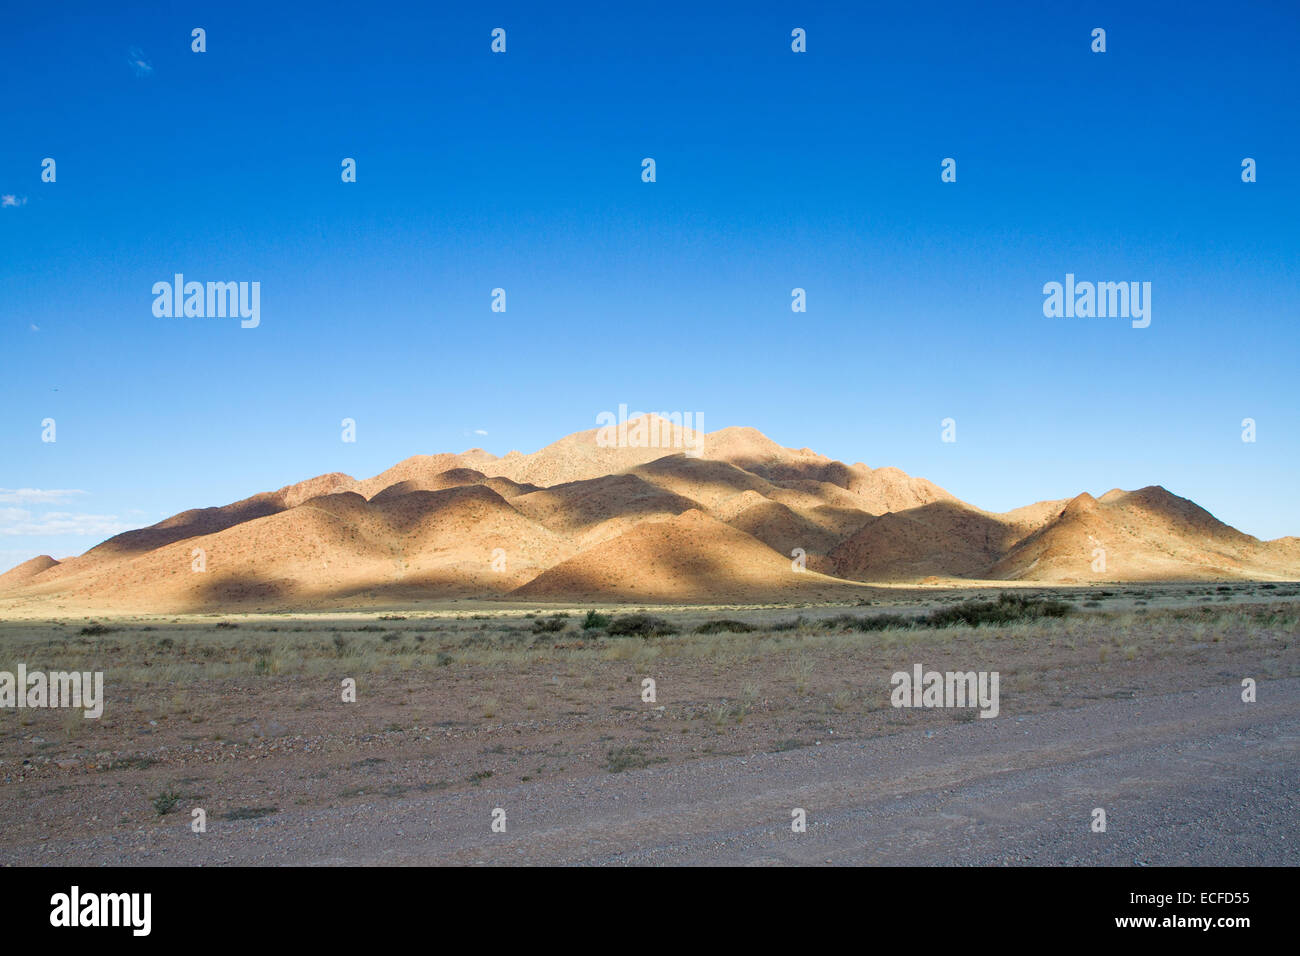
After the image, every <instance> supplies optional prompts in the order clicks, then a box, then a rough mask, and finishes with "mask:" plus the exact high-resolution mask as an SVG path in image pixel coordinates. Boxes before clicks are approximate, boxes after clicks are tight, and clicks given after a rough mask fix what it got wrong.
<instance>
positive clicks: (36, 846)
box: [0, 584, 1300, 865]
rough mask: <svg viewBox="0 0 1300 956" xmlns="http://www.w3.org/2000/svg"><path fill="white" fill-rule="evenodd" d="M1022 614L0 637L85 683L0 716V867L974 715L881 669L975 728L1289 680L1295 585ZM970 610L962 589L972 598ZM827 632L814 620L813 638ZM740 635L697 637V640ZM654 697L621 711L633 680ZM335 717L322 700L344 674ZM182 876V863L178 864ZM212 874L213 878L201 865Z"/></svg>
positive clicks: (81, 622)
mask: <svg viewBox="0 0 1300 956" xmlns="http://www.w3.org/2000/svg"><path fill="white" fill-rule="evenodd" d="M1041 594H1042V595H1043V596H1044V597H1051V598H1055V599H1061V600H1065V601H1067V602H1069V603H1070V604H1071V605H1072V606H1073V607H1074V608H1075V611H1074V612H1073V613H1071V614H1069V615H1068V616H1065V617H1060V618H1042V619H1037V620H1033V621H1026V622H1016V623H1011V624H1006V625H984V626H979V627H968V626H958V627H947V628H907V629H903V628H893V629H886V630H879V631H865V632H864V631H861V630H856V629H853V628H852V627H851V626H849V625H847V624H846V623H845V621H844V619H843V616H844V615H850V616H851V617H853V618H865V617H870V616H873V615H877V614H903V615H915V614H920V613H924V612H927V611H930V610H933V609H935V608H941V607H949V606H953V605H955V604H957V603H958V602H960V601H963V600H967V599H970V598H971V597H972V596H973V595H971V594H970V593H969V592H954V591H929V592H915V591H913V592H903V591H889V592H883V591H882V592H881V593H880V594H879V595H878V599H876V600H873V601H872V602H871V603H869V604H859V605H855V606H843V605H841V606H830V605H823V606H802V607H789V606H786V607H725V608H721V607H712V608H699V607H695V608H645V609H639V608H599V609H596V610H599V611H602V612H604V613H606V614H609V615H613V616H615V619H617V617H618V616H620V615H628V614H632V613H635V612H637V611H638V610H645V611H647V612H648V613H650V614H652V615H655V616H657V617H659V618H661V619H663V620H664V621H666V622H668V623H669V624H670V625H671V626H672V627H673V628H675V629H676V630H677V632H678V633H675V634H668V635H660V636H652V637H638V636H632V637H619V636H611V635H609V634H608V633H606V632H605V631H603V630H600V629H594V628H593V629H583V627H582V623H583V620H584V617H585V615H586V613H587V612H588V611H589V610H592V609H591V608H586V607H583V608H574V607H564V608H556V607H546V606H532V607H527V608H522V607H519V606H517V605H516V606H507V605H499V604H498V605H482V604H480V605H472V604H468V603H467V602H459V603H452V604H445V605H443V606H441V607H436V608H435V607H428V606H420V607H419V608H418V609H411V608H407V609H392V610H389V611H376V612H366V613H357V614H340V613H330V614H311V615H292V614H265V615H237V616H226V617H223V616H201V617H200V616H194V617H172V616H166V617H147V616H135V617H128V618H106V617H101V618H97V619H96V620H94V621H91V620H88V619H81V618H78V619H76V620H72V619H68V620H60V621H49V620H27V621H14V620H9V621H3V622H0V671H6V670H7V671H11V672H12V671H15V670H16V668H17V665H18V664H19V663H22V664H25V665H26V667H27V669H28V671H29V672H30V671H36V670H45V671H51V670H74V669H75V670H82V671H103V672H104V682H105V698H106V700H105V706H104V713H103V716H102V717H101V718H100V719H97V720H91V719H85V718H84V717H83V716H82V714H81V712H80V711H70V710H55V709H21V710H15V709H4V710H0V832H2V833H4V835H5V839H4V841H3V846H2V847H0V863H4V864H19V865H21V864H50V863H67V864H75V863H77V862H80V861H79V860H78V859H76V858H75V857H74V856H73V855H72V854H71V853H70V852H69V851H68V850H67V848H68V847H69V846H71V845H72V843H73V842H74V841H76V840H83V839H86V838H95V839H99V840H101V841H109V842H111V845H112V846H114V847H118V848H120V853H121V857H120V862H124V863H129V862H168V860H167V859H166V858H165V856H163V857H162V858H160V856H159V853H158V852H157V851H156V850H154V849H152V848H151V847H152V844H153V841H152V840H151V834H157V833H160V832H163V831H170V830H173V829H177V828H188V827H189V825H190V821H191V815H192V811H193V810H194V809H195V808H202V809H203V810H204V811H205V813H206V815H207V819H208V820H209V821H212V822H214V823H215V822H217V821H237V820H250V819H259V818H268V817H274V816H276V815H279V814H285V813H291V812H295V811H307V812H312V811H324V810H333V809H339V808H352V809H354V810H355V811H356V813H357V814H358V815H361V816H364V815H365V814H366V813H367V812H369V811H370V810H371V809H373V808H378V807H383V806H387V805H389V804H391V803H393V802H395V801H410V800H425V801H430V802H434V803H436V802H437V801H439V800H441V799H446V798H447V797H448V796H449V795H452V794H457V793H464V792H469V791H473V790H475V789H478V790H490V789H492V788H497V787H501V786H505V785H517V784H520V783H528V782H530V781H564V780H574V781H578V780H590V779H592V778H595V777H600V776H602V775H612V774H619V773H625V772H629V771H635V770H637V769H639V768H645V767H660V766H662V767H673V766H676V765H680V764H684V763H688V762H692V761H700V760H702V759H704V758H709V757H717V756H721V755H757V754H777V753H783V752H788V751H793V750H799V749H802V748H813V747H819V746H826V745H829V744H831V743H836V742H840V741H844V740H866V739H875V738H883V737H887V736H889V735H893V734H900V733H903V732H915V731H917V730H921V731H923V732H924V733H926V734H927V735H929V733H930V732H931V731H934V732H940V731H942V730H943V729H944V728H946V727H951V726H952V725H953V724H954V723H962V722H969V721H973V720H977V719H978V718H977V716H976V712H975V711H974V710H971V709H941V708H940V709H896V708H894V707H892V706H891V705H890V690H891V687H890V675H891V674H892V673H893V672H895V671H899V670H910V669H911V668H912V666H913V665H915V664H918V663H919V664H922V665H923V666H924V667H925V669H927V670H931V669H934V670H940V671H945V670H961V671H969V670H975V671H997V672H999V674H1000V675H1001V688H1000V690H1001V694H1000V696H1001V702H1000V708H1001V712H1000V715H999V717H998V718H997V719H999V720H1003V721H1014V720H1016V719H1017V718H1018V717H1023V716H1025V715H1029V714H1038V713H1044V712H1053V711H1059V712H1067V711H1069V710H1070V709H1072V708H1078V707H1083V706H1086V705H1088V704H1090V703H1092V702H1097V701H1105V700H1110V699H1114V700H1128V699H1133V698H1146V697H1151V696H1155V695H1160V694H1170V693H1174V692H1178V691H1186V690H1192V689H1197V688H1204V687H1207V686H1211V685H1220V684H1223V685H1231V686H1238V687H1239V686H1240V683H1241V680H1242V679H1243V678H1245V677H1251V678H1254V679H1255V680H1257V681H1267V680H1277V679H1283V678H1293V677H1297V676H1300V652H1298V651H1297V647H1296V637H1297V633H1298V632H1300V588H1297V587H1296V586H1294V585H1259V584H1232V585H1218V586H1216V585H1205V584H1197V585H1163V586H1147V587H1118V586H1117V587H1112V588H1110V589H1106V590H1102V589H1097V588H1093V589H1074V590H1069V589H1066V590H1060V591H1051V592H1048V591H1047V590H1046V589H1044V590H1042V591H1041ZM987 596H988V595H985V597H987ZM831 619H836V620H834V621H832V620H831ZM710 621H713V622H716V621H733V622H741V623H743V624H745V625H748V626H749V627H751V628H753V630H750V631H745V632H741V633H736V632H730V631H726V630H721V631H719V630H718V628H717V626H716V625H715V627H714V628H711V629H708V630H710V631H713V632H706V633H698V632H697V631H698V629H699V628H700V627H701V626H702V625H705V624H706V623H707V622H710ZM647 678H649V679H651V680H653V681H654V690H655V699H654V700H653V701H646V700H643V681H645V680H646V679H647ZM345 679H352V680H355V682H356V700H355V702H347V701H345V700H344V699H343V696H344V693H343V683H342V682H343V681H345ZM184 862H202V859H201V857H199V858H190V859H187V860H185V861H184ZM218 862H219V861H218Z"/></svg>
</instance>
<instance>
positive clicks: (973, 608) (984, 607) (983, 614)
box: [918, 593, 1074, 627]
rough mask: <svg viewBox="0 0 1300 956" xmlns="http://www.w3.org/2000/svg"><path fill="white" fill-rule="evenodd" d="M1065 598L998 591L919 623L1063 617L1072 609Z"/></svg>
mask: <svg viewBox="0 0 1300 956" xmlns="http://www.w3.org/2000/svg"><path fill="white" fill-rule="evenodd" d="M1073 610H1074V608H1072V607H1071V606H1070V605H1069V604H1066V603H1065V602H1064V601H1054V600H1049V601H1043V600H1038V599H1035V598H1029V597H1022V596H1020V595H1018V594H1006V593H1003V594H999V595H998V599H997V600H996V601H963V602H962V603H961V604H958V605H956V606H955V607H946V608H941V609H940V610H937V611H932V612H931V613H929V614H927V615H925V616H924V617H922V618H920V619H919V622H918V623H921V624H925V625H926V626H928V627H954V626H956V625H961V624H965V625H967V626H969V627H979V626H980V625H981V624H1011V623H1013V622H1015V621H1033V620H1037V619H1039V618H1044V617H1065V616H1066V615H1067V614H1069V613H1070V612H1071V611H1073Z"/></svg>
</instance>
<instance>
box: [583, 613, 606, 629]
mask: <svg viewBox="0 0 1300 956" xmlns="http://www.w3.org/2000/svg"><path fill="white" fill-rule="evenodd" d="M607 627H609V615H608V614H601V613H600V612H599V611H588V612H587V617H586V619H585V620H584V621H583V622H582V629H583V630H584V631H593V630H595V631H603V630H604V629H605V628H607Z"/></svg>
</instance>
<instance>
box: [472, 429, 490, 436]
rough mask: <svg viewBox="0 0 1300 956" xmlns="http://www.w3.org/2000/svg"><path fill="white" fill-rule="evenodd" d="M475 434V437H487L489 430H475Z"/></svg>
mask: <svg viewBox="0 0 1300 956" xmlns="http://www.w3.org/2000/svg"><path fill="white" fill-rule="evenodd" d="M474 434H475V435H486V434H487V430H486V429H484V428H476V429H474Z"/></svg>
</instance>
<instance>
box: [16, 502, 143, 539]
mask: <svg viewBox="0 0 1300 956" xmlns="http://www.w3.org/2000/svg"><path fill="white" fill-rule="evenodd" d="M131 527H132V526H131V525H129V524H126V523H125V522H123V521H122V519H121V518H119V517H118V516H117V515H92V514H82V513H80V512H73V511H47V512H45V513H44V514H41V515H36V514H33V513H32V512H30V511H28V510H27V509H26V508H0V535H4V536H9V537H13V536H21V535H46V534H49V535H54V534H78V535H93V536H95V537H100V538H108V537H112V536H113V535H115V534H119V533H121V532H123V531H127V530H129V529H130V528H131Z"/></svg>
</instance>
